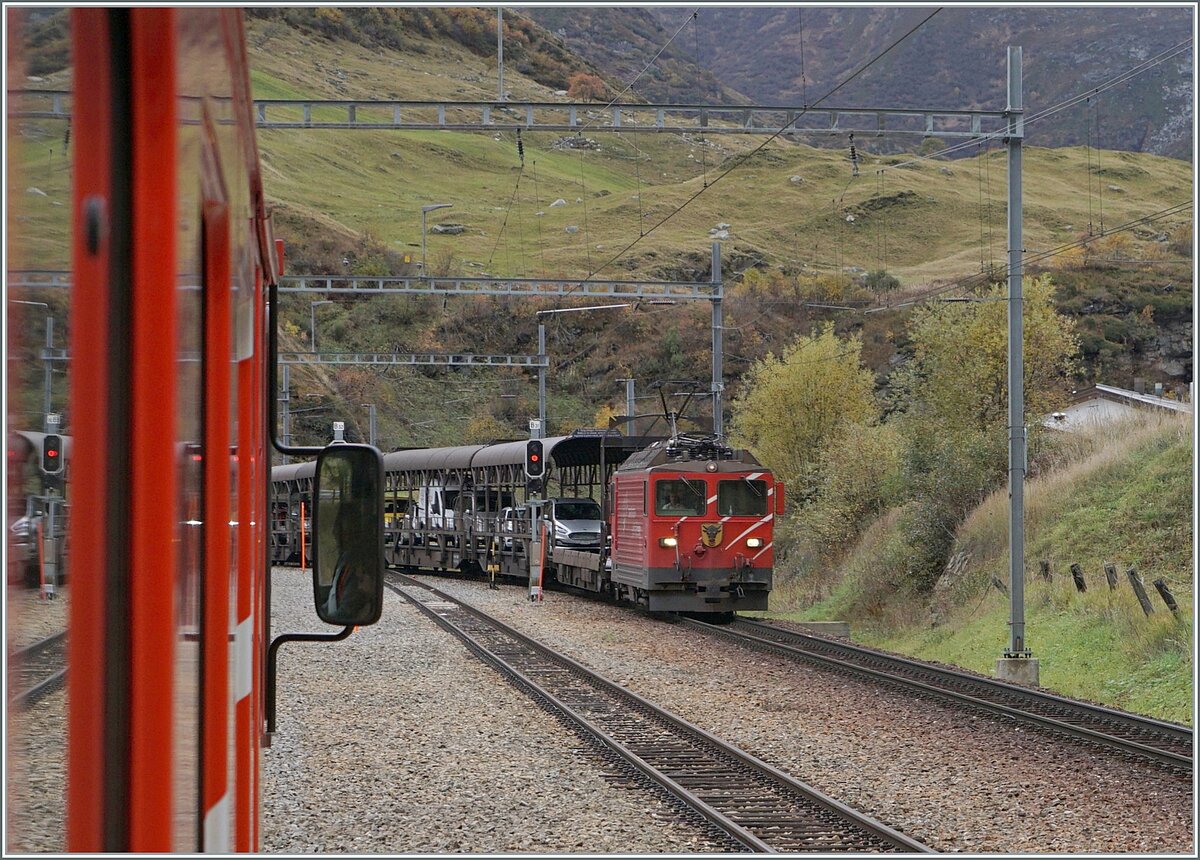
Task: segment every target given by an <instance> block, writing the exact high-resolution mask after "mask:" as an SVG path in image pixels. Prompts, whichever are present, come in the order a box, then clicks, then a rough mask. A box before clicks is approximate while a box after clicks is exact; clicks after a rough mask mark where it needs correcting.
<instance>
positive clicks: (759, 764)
mask: <svg viewBox="0 0 1200 860" xmlns="http://www.w3.org/2000/svg"><path fill="white" fill-rule="evenodd" d="M392 576H393V578H395V579H399V580H400V581H402V582H404V583H405V584H410V585H413V586H417V587H420V588H422V589H424V590H426V591H429V592H430V593H432V594H433V595H434V596H435V597H436V598H437V599H438V600H439V601H442V604H441V605H440V607H438V608H434V607H426V606H424V605H423V604H422V602H421V601H420V600H418V599H416V598H415V597H413V596H412V595H409V594H407V593H406V592H403V591H401V590H400V588H399V587H397V586H396V585H394V584H392V583H389V587H390V588H391V589H392V590H393V591H396V592H397V593H398V594H401V595H402V596H404V597H405V598H406V599H407V600H409V601H410V602H413V603H414V604H416V605H418V606H419V607H420V608H421V609H422V611H423V612H425V614H427V615H429V616H430V617H431V618H434V619H435V620H436V621H438V623H439V624H442V625H443V626H445V627H446V628H447V629H449V630H451V631H453V632H454V633H455V635H456V636H458V637H459V638H461V639H462V640H463V641H464V642H466V643H467V644H468V646H469V647H470V648H471V649H472V650H473V651H475V652H476V653H479V654H480V655H481V656H484V658H485V659H486V660H487V661H488V662H489V663H491V664H492V665H494V666H496V667H497V668H498V669H500V671H502V672H503V673H504V674H505V675H507V676H508V677H510V678H513V679H514V680H515V681H516V682H518V683H519V684H520V685H521V686H522V687H524V688H526V689H527V690H529V691H530V692H532V693H533V694H534V695H535V696H536V697H538V698H541V699H543V700H544V701H547V702H549V703H551V704H552V705H553V706H554V707H555V709H556V712H561V713H562V715H563V716H564V717H566V718H567V719H569V720H570V721H571V722H572V723H573V724H575V725H577V726H578V727H579V728H580V729H581V730H582V731H584V732H586V733H587V734H589V735H591V736H594V737H598V738H599V739H600V740H601V742H602V743H603V744H604V745H605V747H607V748H608V749H611V750H612V751H613V752H615V753H617V754H619V755H620V756H621V757H622V758H623V759H624V760H625V761H626V762H628V763H629V764H630V765H632V766H633V767H634V768H636V769H637V770H638V771H639V772H640V773H643V774H644V775H646V776H648V777H650V778H651V779H653V780H654V781H655V782H656V783H657V784H658V785H660V786H661V787H663V788H664V789H666V790H667V791H669V792H670V793H671V794H672V795H674V796H675V797H677V798H679V799H680V800H681V801H682V802H684V803H685V804H687V805H688V806H689V807H691V808H692V809H694V810H695V811H696V812H698V813H699V814H701V815H702V816H703V817H704V818H705V819H706V820H707V821H708V822H709V823H711V824H713V825H714V826H716V827H718V828H719V829H720V830H722V831H723V832H724V833H726V834H727V835H728V836H729V837H730V838H732V839H734V840H735V841H737V842H738V843H740V844H742V845H744V846H746V847H749V848H751V849H752V850H756V851H766V852H775V851H777V850H789V851H790V850H798V849H797V848H796V847H795V846H794V845H793V846H789V847H783V848H778V847H776V846H773V845H771V844H770V842H769V841H767V840H769V839H770V836H771V835H772V834H771V832H770V831H772V830H777V829H779V827H778V826H779V825H780V824H783V823H786V822H785V821H783V820H780V819H772V818H771V817H770V813H765V814H764V815H765V817H764V818H762V819H758V820H756V821H755V822H753V823H750V822H748V823H747V824H746V825H742V824H740V823H738V822H737V821H736V820H734V819H733V818H730V817H729V816H727V815H726V814H725V813H724V812H722V811H720V810H719V809H717V808H715V807H714V806H712V805H710V804H709V802H708V801H706V800H703V799H701V798H699V797H697V796H696V795H695V794H694V793H693V792H691V791H690V790H689V789H688V788H686V787H685V786H683V785H680V784H679V783H678V782H677V781H676V780H675V779H673V778H672V777H671V776H669V775H666V774H664V773H662V772H661V771H660V770H659V769H658V768H656V767H655V766H654V765H653V764H652V763H650V762H648V761H646V760H645V759H643V758H642V756H640V755H638V754H637V753H636V752H634V751H632V750H629V749H627V748H626V747H625V746H624V744H623V743H622V742H621V741H620V740H618V739H616V738H614V737H613V736H612V735H611V734H609V733H608V732H607V731H605V730H604V729H603V728H602V727H600V726H597V725H594V724H593V723H592V722H591V721H589V720H588V719H587V717H586V716H584V715H582V714H579V713H578V712H577V711H576V709H574V708H572V707H571V706H570V705H568V704H566V703H564V702H562V701H561V699H559V698H558V697H556V696H555V695H554V694H553V693H552V692H550V691H548V690H546V689H545V688H544V687H542V685H540V684H538V682H537V681H535V680H533V679H531V678H530V677H529V676H528V675H527V674H525V673H524V672H522V671H521V670H520V669H518V668H517V667H515V666H513V665H511V664H510V663H509V662H508V661H506V660H504V658H503V657H501V656H499V655H497V654H495V653H494V652H493V651H491V650H490V649H488V648H487V646H486V645H483V644H482V643H480V642H478V641H477V640H476V639H475V638H474V637H472V636H471V634H470V633H469V632H468V631H465V630H463V629H462V628H461V627H460V626H459V625H457V624H455V623H454V622H453V621H452V620H450V619H449V618H447V617H446V616H445V612H444V610H445V609H446V608H448V607H455V608H458V609H461V610H462V611H463V612H464V613H465V614H466V615H467V616H469V617H470V618H471V619H474V620H476V621H479V622H482V623H484V624H487V625H490V626H491V627H492V628H494V629H495V630H496V631H499V632H500V633H501V634H502V635H503V636H504V637H506V638H508V639H511V640H513V641H515V642H517V643H518V644H519V645H520V646H521V647H523V648H526V649H529V650H532V651H533V652H534V653H535V654H536V655H537V656H538V657H539V658H540V659H542V660H545V661H549V662H550V663H551V664H554V665H557V666H561V667H563V668H565V669H566V670H567V671H568V672H570V673H571V674H573V675H574V676H575V677H577V678H581V679H583V680H584V681H585V682H586V683H587V684H588V685H590V686H591V687H592V688H594V689H598V690H599V691H600V692H601V693H602V694H604V695H607V696H608V697H610V698H611V699H615V700H617V701H620V702H625V703H628V704H629V705H631V706H632V707H631V708H629V709H626V710H625V711H623V712H641V713H644V714H645V715H647V716H648V717H649V718H650V719H652V720H655V721H656V722H657V723H658V724H659V725H660V727H661V726H665V727H667V729H668V730H669V731H670V732H672V734H673V735H674V736H675V737H676V738H677V739H683V740H685V741H686V742H689V743H691V744H694V745H695V746H696V747H698V748H700V749H702V750H708V751H710V752H713V753H715V754H716V755H715V757H716V758H717V759H718V760H720V759H725V760H728V761H729V762H732V763H738V764H740V765H741V766H742V767H743V768H745V769H747V771H748V773H750V774H753V777H757V779H758V780H761V781H762V783H764V784H766V785H768V786H770V787H773V788H774V789H775V790H776V791H778V792H780V793H781V794H782V795H784V796H785V797H788V796H791V797H794V798H797V799H800V800H801V801H802V802H805V803H807V804H809V805H812V806H813V807H815V808H816V809H817V810H819V811H820V813H823V815H824V816H825V821H826V822H827V823H828V821H829V820H831V819H832V820H835V821H836V822H837V826H840V827H843V828H847V829H850V828H854V829H857V830H858V831H859V833H860V838H861V835H865V836H866V837H867V838H868V839H869V840H873V841H872V842H871V843H870V844H871V847H873V848H874V849H875V850H879V849H880V848H881V847H882V848H883V849H884V850H887V849H889V848H890V849H895V850H899V851H906V852H918V853H928V852H930V851H931V849H929V848H928V847H927V846H925V845H922V844H921V843H919V842H917V841H916V840H913V839H911V838H910V837H908V836H905V835H904V834H902V833H899V832H898V831H895V830H893V829H892V828H889V827H887V826H886V825H884V824H881V823H880V822H878V821H875V820H874V819H872V818H870V817H868V816H865V815H863V814H862V813H859V812H857V811H855V810H853V809H851V808H850V807H847V806H845V805H844V804H842V803H840V802H838V801H836V800H834V799H833V798H830V797H828V796H827V795H824V794H822V793H821V792H819V791H817V790H816V789H815V788H813V787H812V786H808V785H806V784H804V783H802V782H799V781H798V780H795V779H793V778H792V777H790V776H788V775H787V774H785V773H783V772H782V771H779V770H778V769H776V768H774V767H772V766H771V765H769V764H767V763H765V762H763V761H761V760H759V759H758V758H756V757H754V756H752V755H750V754H749V753H746V752H743V751H741V750H739V749H737V748H735V747H732V746H730V745H729V744H727V743H725V742H724V741H721V740H720V739H718V738H716V737H715V736H713V735H711V734H709V733H708V732H706V731H704V730H703V729H701V728H699V727H698V726H694V725H692V724H690V723H688V722H686V721H684V720H682V719H680V718H679V717H676V716H674V715H673V714H670V713H668V712H667V711H664V710H663V709H661V708H659V707H658V706H657V705H654V704H653V703H651V702H649V701H647V700H646V699H643V698H642V697H640V696H638V695H637V694H636V693H633V692H631V691H630V690H627V689H625V688H624V687H621V686H619V685H617V684H614V683H613V682H611V681H608V680H607V679H605V678H603V677H601V676H599V675H597V674H596V673H594V672H592V671H591V670H590V669H588V668H587V667H585V666H583V665H582V664H580V663H578V662H576V661H574V660H572V659H571V658H569V657H566V656H564V655H562V654H559V653H557V652H555V651H552V650H551V649H549V648H547V647H545V646H544V645H542V644H540V643H538V642H537V641H535V640H533V639H530V638H529V637H527V636H525V635H524V634H522V633H519V632H518V631H516V630H515V629H513V628H511V627H509V626H508V625H506V624H504V623H503V622H501V621H498V620H497V619H495V618H492V617H490V616H488V615H486V614H485V613H483V612H481V611H480V610H478V609H476V608H474V607H472V606H470V605H469V604H466V603H464V602H463V601H462V600H460V599H458V598H455V597H452V596H450V595H447V594H445V593H444V592H441V591H439V590H437V589H436V588H433V587H432V586H429V585H427V584H425V583H422V582H419V581H416V580H412V579H410V578H408V577H405V576H402V575H398V574H393V575H392ZM438 609H442V610H443V611H438ZM710 777H711V778H714V779H716V778H719V775H718V774H710ZM727 799H729V800H731V801H733V802H736V801H735V799H734V798H732V797H730V798H727ZM787 821H793V822H794V821H795V819H787ZM756 824H757V825H758V826H759V827H761V828H762V829H763V830H764V831H766V832H764V833H763V835H762V838H760V836H756V835H755V834H754V833H753V830H754V829H755V825H756ZM858 847H859V848H861V847H862V846H858ZM814 850H822V851H828V850H830V848H829V846H828V844H826V845H824V846H823V847H818V848H816V849H814Z"/></svg>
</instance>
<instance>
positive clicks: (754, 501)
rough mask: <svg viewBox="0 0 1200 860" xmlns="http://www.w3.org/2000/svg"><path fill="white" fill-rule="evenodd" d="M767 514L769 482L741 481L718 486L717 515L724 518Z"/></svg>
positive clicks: (727, 482) (724, 482)
mask: <svg viewBox="0 0 1200 860" xmlns="http://www.w3.org/2000/svg"><path fill="white" fill-rule="evenodd" d="M766 512H767V482H766V481H750V480H747V479H744V478H743V479H740V480H737V481H721V482H720V483H719V484H718V485H717V513H718V514H720V515H721V516H723V517H761V516H763V515H764V514H766Z"/></svg>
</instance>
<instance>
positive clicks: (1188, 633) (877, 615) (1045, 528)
mask: <svg viewBox="0 0 1200 860" xmlns="http://www.w3.org/2000/svg"><path fill="white" fill-rule="evenodd" d="M1191 454H1192V435H1191V426H1190V421H1189V420H1187V419H1181V418H1170V419H1160V418H1139V419H1136V420H1135V421H1133V422H1131V423H1126V424H1123V425H1120V426H1117V427H1110V428H1108V429H1105V430H1101V431H1099V432H1096V433H1093V434H1091V435H1090V436H1085V437H1077V438H1070V439H1065V440H1063V448H1062V449H1061V457H1062V463H1061V465H1060V466H1059V467H1058V468H1056V469H1053V470H1052V471H1050V472H1049V473H1047V474H1044V475H1042V476H1040V477H1037V478H1035V479H1033V480H1031V481H1030V482H1029V483H1028V485H1027V488H1026V559H1027V571H1029V572H1028V574H1027V583H1028V584H1027V589H1026V607H1025V613H1026V639H1027V642H1028V645H1029V647H1030V648H1031V649H1032V650H1033V652H1034V656H1036V657H1038V658H1039V659H1040V661H1041V683H1042V685H1043V686H1045V687H1048V688H1051V689H1054V690H1058V691H1060V692H1062V693H1065V694H1067V695H1070V696H1076V697H1083V698H1087V699H1091V700H1094V701H1099V702H1102V703H1105V704H1109V705H1113V706H1116V707H1120V708H1123V709H1127V710H1132V711H1136V712H1140V713H1146V714H1150V715H1153V716H1157V717H1161V718H1165V719H1171V720H1177V721H1182V722H1190V720H1191V707H1192V702H1193V689H1192V652H1193V649H1194V642H1193V633H1192V624H1193V617H1192V604H1193V595H1194V588H1195V584H1194V579H1193V558H1192V553H1191V523H1192V483H1191V476H1192V457H1191ZM1007 504H1008V499H1007V492H1006V491H1004V490H1001V491H999V492H997V493H995V494H993V495H992V496H991V497H990V498H989V499H987V500H986V501H985V502H984V503H983V504H982V505H980V506H979V508H978V509H977V510H976V511H975V512H974V513H973V514H972V515H971V516H970V517H969V518H968V519H967V521H966V522H965V523H964V524H963V526H962V527H961V528H960V529H959V531H958V534H957V541H956V545H955V555H954V556H953V559H952V563H951V565H950V568H949V570H950V572H948V573H947V574H945V575H944V576H943V578H942V580H941V581H940V582H939V583H938V586H937V588H936V589H935V592H934V597H933V598H932V604H931V603H930V602H928V601H926V600H925V599H916V598H912V597H910V596H906V595H904V594H903V593H898V592H897V591H896V590H895V588H894V587H893V586H892V585H891V584H890V583H889V581H888V576H887V574H886V573H885V572H886V571H887V570H889V569H895V566H896V561H897V559H896V556H895V553H896V552H897V548H898V545H899V537H898V530H897V528H896V526H897V522H898V520H899V517H900V516H902V513H903V512H902V511H893V512H891V513H889V514H888V515H886V516H884V517H883V518H881V520H879V521H878V522H877V523H876V524H875V525H874V526H873V527H872V528H871V529H869V530H868V531H867V532H866V534H865V535H864V537H863V538H862V540H861V541H860V542H859V544H858V546H857V547H856V548H855V549H854V550H853V551H852V552H851V553H850V554H849V555H848V556H847V558H846V559H845V560H844V561H843V563H842V565H841V566H840V570H839V571H838V572H837V573H835V574H832V575H831V577H830V578H827V579H825V580H823V586H821V585H819V584H818V583H814V582H808V583H805V582H800V581H794V580H793V581H791V582H786V581H785V582H784V583H783V584H782V587H781V588H780V589H779V590H778V591H777V592H776V594H775V595H774V611H773V614H779V615H781V616H782V617H791V618H804V619H849V620H851V621H852V623H853V633H854V636H855V638H856V639H858V640H860V641H863V642H865V643H868V644H871V645H875V646H878V647H882V648H885V649H889V650H893V651H897V652H900V653H904V654H910V655H912V656H916V657H920V658H923V659H931V660H938V661H943V662H947V663H954V664H957V665H961V666H965V667H967V668H969V669H973V670H975V671H978V672H982V673H985V674H992V673H993V672H994V670H995V660H996V658H997V657H999V656H1000V654H1001V652H1002V651H1003V649H1004V648H1005V647H1006V646H1007V644H1008V612H1009V602H1008V597H1007V596H1006V595H1004V594H1002V593H1001V592H1000V591H999V590H997V589H996V588H994V587H993V586H992V584H991V582H992V578H993V577H995V578H997V579H999V580H1000V581H1001V582H1005V583H1007V581H1008V531H1007V510H1008V508H1007ZM1040 559H1047V560H1049V561H1050V563H1051V572H1052V577H1053V578H1052V581H1051V582H1045V581H1043V580H1042V579H1041V578H1040V577H1039V576H1038V574H1037V570H1038V560H1040ZM1106 561H1109V562H1115V563H1116V564H1117V565H1118V570H1119V574H1120V575H1119V581H1118V585H1117V588H1116V590H1114V591H1110V590H1109V588H1108V586H1107V584H1106V582H1105V578H1104V576H1103V572H1102V571H1103V563H1104V562H1106ZM1072 563H1078V564H1079V565H1081V567H1082V569H1083V570H1084V572H1085V575H1086V579H1087V584H1088V591H1087V592H1086V593H1084V594H1080V593H1078V592H1076V590H1075V586H1074V585H1073V583H1072V579H1071V575H1070V573H1069V567H1070V565H1071V564H1072ZM1129 565H1136V566H1137V569H1138V570H1139V571H1140V573H1141V575H1142V577H1143V578H1144V579H1145V581H1146V584H1147V587H1148V588H1149V590H1150V597H1151V601H1152V603H1153V604H1154V606H1155V612H1154V614H1153V615H1152V616H1150V617H1148V618H1147V617H1145V616H1144V615H1143V612H1142V610H1141V608H1140V607H1139V605H1138V602H1137V600H1136V598H1135V596H1134V594H1133V591H1132V590H1131V588H1130V586H1129V583H1128V580H1127V579H1126V577H1125V569H1126V568H1127V567H1128V566H1129ZM1159 577H1162V578H1163V579H1165V580H1166V581H1167V583H1168V585H1169V587H1170V589H1171V591H1172V592H1173V593H1174V595H1175V597H1176V599H1177V600H1178V602H1179V605H1180V607H1181V613H1180V617H1179V618H1174V617H1172V615H1171V613H1169V612H1168V611H1166V608H1165V606H1164V604H1163V602H1162V601H1161V600H1160V598H1159V596H1158V595H1157V594H1156V593H1155V592H1154V590H1153V588H1152V587H1150V583H1151V581H1152V580H1154V579H1157V578H1159ZM821 594H824V595H825V596H824V598H823V599H819V598H820V597H821ZM789 602H791V603H792V605H794V606H796V607H801V606H803V607H805V608H796V609H793V610H791V611H789V610H788V609H787V605H788V603H789ZM931 611H932V614H931Z"/></svg>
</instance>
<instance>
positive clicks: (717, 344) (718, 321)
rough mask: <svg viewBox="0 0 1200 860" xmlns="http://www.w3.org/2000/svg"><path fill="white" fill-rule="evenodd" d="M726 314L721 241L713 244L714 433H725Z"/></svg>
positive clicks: (720, 434)
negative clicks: (722, 297) (723, 413)
mask: <svg viewBox="0 0 1200 860" xmlns="http://www.w3.org/2000/svg"><path fill="white" fill-rule="evenodd" d="M724 351H725V316H724V311H723V310H722V308H721V243H720V242H713V245H712V407H713V433H715V434H716V435H718V436H723V435H724V434H725V422H724V419H723V416H722V414H721V410H722V409H723V407H722V405H721V393H722V392H723V391H724V390H725V355H724Z"/></svg>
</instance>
